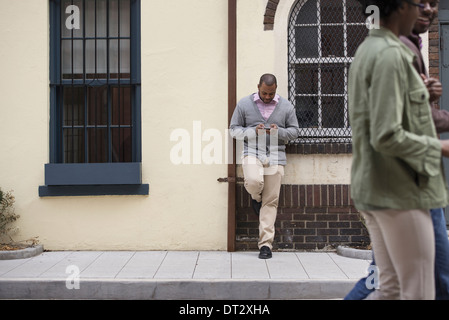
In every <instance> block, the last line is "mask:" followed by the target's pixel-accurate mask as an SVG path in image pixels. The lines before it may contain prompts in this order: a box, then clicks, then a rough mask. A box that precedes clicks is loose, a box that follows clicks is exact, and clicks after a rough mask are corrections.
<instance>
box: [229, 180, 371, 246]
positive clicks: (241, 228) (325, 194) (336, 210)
mask: <svg viewBox="0 0 449 320" xmlns="http://www.w3.org/2000/svg"><path fill="white" fill-rule="evenodd" d="M349 189H350V188H349V186H348V185H282V187H281V192H280V201H279V207H278V216H277V220H276V236H275V242H274V243H273V250H277V251H281V250H283V251H287V250H291V251H295V250H296V251H313V250H326V249H329V250H334V249H336V248H337V246H339V245H362V244H367V243H369V242H370V239H369V235H368V231H367V230H366V228H365V226H364V225H363V223H362V220H361V216H360V214H359V213H358V211H357V210H356V209H355V207H354V205H353V203H352V201H351V198H350V192H349ZM236 201H237V213H236V215H237V216H236V221H237V222H236V224H237V229H236V249H237V250H238V251H246V250H248V251H250V250H251V251H252V250H258V247H257V241H258V237H259V222H258V218H257V216H256V215H255V214H254V212H253V209H252V208H251V197H250V195H249V194H248V192H247V191H246V190H245V188H244V186H243V184H237V198H236Z"/></svg>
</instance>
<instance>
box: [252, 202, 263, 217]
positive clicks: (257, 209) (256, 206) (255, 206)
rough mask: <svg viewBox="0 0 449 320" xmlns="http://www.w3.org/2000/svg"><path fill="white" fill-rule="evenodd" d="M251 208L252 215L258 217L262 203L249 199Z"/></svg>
mask: <svg viewBox="0 0 449 320" xmlns="http://www.w3.org/2000/svg"><path fill="white" fill-rule="evenodd" d="M251 207H253V210H254V213H255V214H256V215H257V216H259V214H260V208H261V207H262V202H257V201H256V200H254V199H251Z"/></svg>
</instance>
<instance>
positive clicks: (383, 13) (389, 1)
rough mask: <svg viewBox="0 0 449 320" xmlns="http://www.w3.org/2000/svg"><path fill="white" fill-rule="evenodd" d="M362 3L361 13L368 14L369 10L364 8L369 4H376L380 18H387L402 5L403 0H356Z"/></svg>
mask: <svg viewBox="0 0 449 320" xmlns="http://www.w3.org/2000/svg"><path fill="white" fill-rule="evenodd" d="M358 1H359V2H360V3H361V4H362V10H363V13H364V14H365V15H366V16H368V15H370V14H371V12H370V11H369V10H368V12H366V11H367V10H366V8H367V7H369V6H376V7H378V8H379V14H380V17H381V18H387V17H389V16H390V15H391V13H393V12H394V11H396V10H397V9H398V8H399V7H401V6H402V3H403V0H358Z"/></svg>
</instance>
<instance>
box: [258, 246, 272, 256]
mask: <svg viewBox="0 0 449 320" xmlns="http://www.w3.org/2000/svg"><path fill="white" fill-rule="evenodd" d="M272 256H273V255H272V254H271V249H270V248H268V247H267V246H263V247H262V248H260V253H259V259H271V257H272Z"/></svg>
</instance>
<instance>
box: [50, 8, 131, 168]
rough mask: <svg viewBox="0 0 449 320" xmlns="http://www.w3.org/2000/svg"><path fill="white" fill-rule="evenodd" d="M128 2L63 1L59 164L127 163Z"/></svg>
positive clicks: (128, 150) (129, 72)
mask: <svg viewBox="0 0 449 320" xmlns="http://www.w3.org/2000/svg"><path fill="white" fill-rule="evenodd" d="M130 5H131V1H130V0H63V1H62V2H61V16H63V17H67V15H68V14H67V12H69V13H71V12H72V11H71V10H73V9H72V8H74V7H75V8H77V9H76V10H79V11H78V12H79V15H78V16H74V17H73V19H75V18H78V19H79V22H77V25H78V26H79V28H75V27H72V25H71V24H70V22H71V21H70V20H69V21H67V19H70V17H67V18H66V19H61V32H60V44H61V65H60V72H61V84H60V86H59V87H58V90H59V92H60V93H61V97H62V99H60V100H59V105H58V106H57V107H58V108H59V109H60V113H61V116H62V120H63V123H62V126H61V131H60V132H61V135H62V138H61V139H60V143H61V145H60V147H61V155H60V157H61V158H60V160H61V161H62V162H64V163H105V162H132V158H133V157H132V128H133V103H132V97H131V95H132V91H133V88H132V85H131V83H130V76H131V67H130V66H131V61H130V56H131V54H130V53H131V52H130V51H131V19H130V9H131V6H130Z"/></svg>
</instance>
